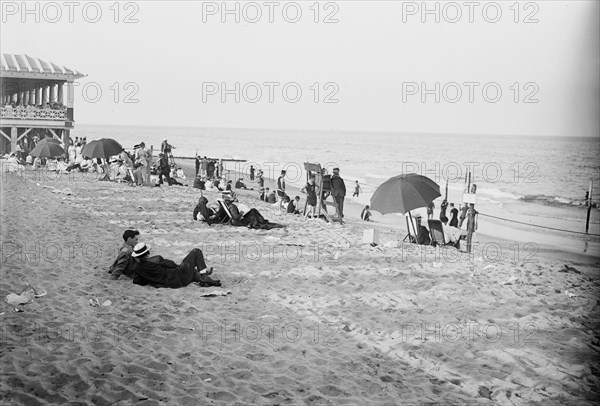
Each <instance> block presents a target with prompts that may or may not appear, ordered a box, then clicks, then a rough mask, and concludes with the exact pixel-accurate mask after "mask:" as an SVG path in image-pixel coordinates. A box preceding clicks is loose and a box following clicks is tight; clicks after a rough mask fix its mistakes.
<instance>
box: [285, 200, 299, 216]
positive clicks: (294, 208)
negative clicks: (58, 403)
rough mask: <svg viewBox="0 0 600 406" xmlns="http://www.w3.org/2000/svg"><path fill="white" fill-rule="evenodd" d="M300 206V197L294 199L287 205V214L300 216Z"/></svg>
mask: <svg viewBox="0 0 600 406" xmlns="http://www.w3.org/2000/svg"><path fill="white" fill-rule="evenodd" d="M299 204H300V196H296V197H294V200H290V202H289V203H288V205H287V212H288V213H289V214H300V211H299V210H298V205H299Z"/></svg>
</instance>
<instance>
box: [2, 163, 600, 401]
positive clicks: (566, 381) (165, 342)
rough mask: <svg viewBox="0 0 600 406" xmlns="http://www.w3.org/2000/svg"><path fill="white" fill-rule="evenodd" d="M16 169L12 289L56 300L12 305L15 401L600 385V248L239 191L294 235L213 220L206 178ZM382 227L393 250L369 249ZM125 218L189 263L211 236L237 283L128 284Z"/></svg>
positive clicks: (367, 395) (5, 249)
mask: <svg viewBox="0 0 600 406" xmlns="http://www.w3.org/2000/svg"><path fill="white" fill-rule="evenodd" d="M3 175H4V176H3V179H2V270H1V282H0V293H1V295H2V297H3V298H4V297H5V296H6V295H8V294H9V293H11V292H14V293H17V294H18V293H20V292H21V291H22V290H23V289H24V287H25V286H26V283H30V284H31V285H32V286H34V287H35V288H36V292H39V291H42V290H43V291H46V292H47V294H46V295H45V296H43V297H39V298H35V299H34V300H33V302H32V303H29V304H26V305H23V306H12V305H9V304H8V303H6V302H4V301H3V302H2V306H1V310H0V313H1V316H0V320H1V323H2V346H1V350H0V360H1V365H2V372H1V380H0V384H1V387H2V391H1V393H2V395H1V398H0V403H2V404H7V405H9V404H10V405H16V404H24V405H37V404H40V405H42V404H96V405H129V404H135V405H162V404H168V405H186V404H189V405H200V404H201V405H209V404H219V405H231V404H243V405H246V404H247V405H273V404H284V405H285V404H288V405H399V404H425V403H436V404H444V405H465V404H468V405H492V404H494V405H496V404H497V405H529V404H544V405H575V404H577V405H583V404H590V405H591V404H595V403H597V401H598V399H599V398H600V392H599V390H598V388H599V387H600V383H599V381H598V369H597V368H598V360H599V356H598V351H599V349H600V341H599V337H598V333H597V331H598V322H599V320H600V319H599V307H598V304H599V302H598V299H597V298H598V290H599V282H600V280H599V276H598V272H597V269H598V258H597V257H593V256H589V257H581V258H580V259H579V260H578V261H566V260H562V259H560V258H559V257H556V256H554V257H547V256H545V255H542V254H543V253H542V254H540V255H537V256H536V257H535V258H534V260H532V261H527V260H526V259H525V258H517V260H516V261H515V258H511V256H510V255H508V254H509V253H508V252H507V255H504V256H503V257H502V258H493V257H490V256H489V255H488V256H485V255H483V253H482V252H481V251H476V252H475V253H473V254H471V255H468V254H466V253H459V252H458V251H456V250H453V251H450V250H442V251H440V250H439V249H438V250H436V249H434V248H431V247H416V246H412V245H407V244H401V241H399V240H401V234H400V233H399V232H398V228H394V227H389V226H388V225H387V223H386V225H382V224H381V223H375V225H373V224H364V223H360V222H359V221H358V220H357V215H356V213H355V210H356V209H355V208H353V206H352V205H349V206H348V207H349V209H348V211H347V217H348V218H347V224H346V225H344V226H341V225H339V224H327V223H325V222H323V221H318V220H314V221H304V220H302V219H300V218H299V217H297V216H292V215H288V214H283V213H278V212H277V211H276V210H274V209H273V208H272V207H271V206H270V205H267V204H266V203H263V202H260V201H258V199H257V198H256V195H257V192H256V191H242V192H240V193H239V199H240V202H242V203H244V204H246V205H248V206H250V207H256V208H257V209H258V210H259V211H260V212H261V213H262V214H263V215H264V216H265V217H266V218H267V219H268V220H270V221H272V222H276V223H280V224H284V225H286V227H285V228H284V229H277V230H271V231H264V230H261V231H257V230H250V229H246V228H237V227H231V226H227V225H214V226H212V227H208V226H207V225H206V224H204V223H198V222H195V221H193V220H192V209H193V207H194V205H195V203H196V201H197V199H198V197H199V196H200V191H199V190H197V189H191V188H187V187H175V186H174V187H161V188H149V187H135V188H134V187H129V186H127V185H126V184H118V183H113V182H98V181H96V180H95V178H94V176H93V175H85V176H83V175H76V176H67V175H62V176H60V177H58V176H55V177H54V178H50V177H48V176H40V174H38V175H35V174H33V173H32V172H27V173H26V174H24V175H19V174H3ZM204 195H205V196H206V197H207V198H208V199H209V201H210V202H213V201H214V200H215V199H216V197H218V195H217V194H216V193H213V192H205V193H204ZM356 207H359V206H356ZM386 219H387V217H386ZM398 220H399V219H396V222H398V223H400V221H398ZM402 220H403V219H402ZM386 221H387V220H386ZM390 223H392V222H391V220H390ZM372 226H376V227H378V228H379V230H380V244H379V245H378V246H376V247H371V246H369V245H367V244H363V243H362V235H363V230H364V229H365V228H369V227H372ZM127 228H133V229H137V230H139V231H140V233H141V240H142V241H144V242H146V243H147V244H148V245H149V246H150V247H151V249H152V252H153V253H154V254H160V255H162V256H164V257H166V258H169V259H173V260H175V261H176V262H179V261H181V259H183V257H184V256H185V255H186V253H187V252H188V251H189V250H191V249H192V248H194V247H198V248H201V249H202V250H203V251H204V253H205V255H206V257H207V262H208V264H209V266H213V267H214V268H215V272H214V275H215V277H217V278H219V279H221V281H222V282H223V286H222V287H221V288H200V287H198V286H196V285H190V286H188V287H186V288H182V289H175V290H171V289H154V288H151V287H142V286H138V285H133V284H132V283H131V280H129V279H127V278H121V279H119V280H117V281H115V280H110V279H109V278H108V274H107V269H108V267H109V266H110V264H111V263H112V261H113V259H114V258H115V256H116V253H117V251H118V248H119V246H120V245H121V243H122V239H121V235H122V233H123V231H124V230H125V229H127ZM457 254H458V255H457ZM211 292H212V293H214V296H210V297H206V296H203V294H207V293H211ZM90 299H92V300H95V299H97V300H98V303H99V304H100V306H92V305H90ZM15 307H20V308H21V310H22V311H21V312H16V311H15Z"/></svg>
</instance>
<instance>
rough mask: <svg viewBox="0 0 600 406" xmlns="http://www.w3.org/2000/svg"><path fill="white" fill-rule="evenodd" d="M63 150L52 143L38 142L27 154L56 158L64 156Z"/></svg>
mask: <svg viewBox="0 0 600 406" xmlns="http://www.w3.org/2000/svg"><path fill="white" fill-rule="evenodd" d="M64 153H65V150H64V149H63V148H62V147H61V146H60V145H58V144H55V143H53V142H40V143H38V145H36V147H35V148H34V149H33V150H32V151H31V152H30V153H29V155H31V156H37V157H44V158H54V157H57V156H61V155H64Z"/></svg>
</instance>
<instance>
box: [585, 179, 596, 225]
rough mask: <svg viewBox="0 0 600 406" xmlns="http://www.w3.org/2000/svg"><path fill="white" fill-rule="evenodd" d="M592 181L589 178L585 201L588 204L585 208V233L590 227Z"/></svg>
mask: <svg viewBox="0 0 600 406" xmlns="http://www.w3.org/2000/svg"><path fill="white" fill-rule="evenodd" d="M593 183H594V182H593V181H591V180H590V191H589V196H588V201H587V205H588V209H587V219H586V220H585V233H586V234H587V233H588V231H589V229H590V214H591V212H592V187H593Z"/></svg>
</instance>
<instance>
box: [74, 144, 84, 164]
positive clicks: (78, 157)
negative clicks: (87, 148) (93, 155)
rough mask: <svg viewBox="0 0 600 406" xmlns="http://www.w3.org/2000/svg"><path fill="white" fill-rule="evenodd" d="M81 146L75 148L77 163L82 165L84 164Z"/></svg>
mask: <svg viewBox="0 0 600 406" xmlns="http://www.w3.org/2000/svg"><path fill="white" fill-rule="evenodd" d="M81 149H82V148H81V144H79V143H78V144H77V146H76V147H75V163H76V164H81V163H82V162H83V156H82V155H81Z"/></svg>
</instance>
